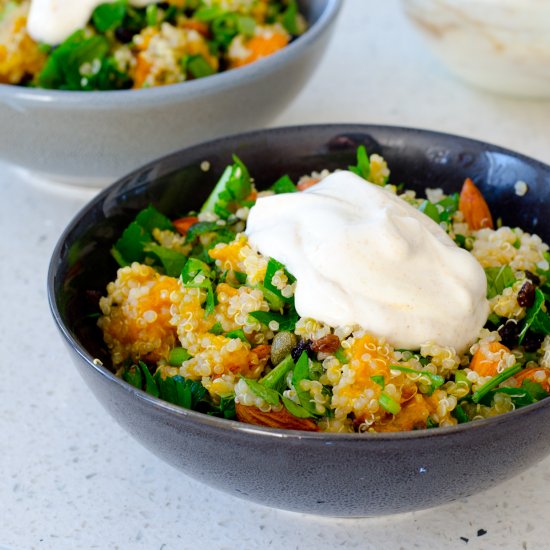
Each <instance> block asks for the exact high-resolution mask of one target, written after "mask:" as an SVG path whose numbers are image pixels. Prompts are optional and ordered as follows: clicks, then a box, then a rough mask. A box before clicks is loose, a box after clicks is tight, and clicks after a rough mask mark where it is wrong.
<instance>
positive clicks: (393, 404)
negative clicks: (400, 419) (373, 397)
mask: <svg viewBox="0 0 550 550" xmlns="http://www.w3.org/2000/svg"><path fill="white" fill-rule="evenodd" d="M378 402H379V403H380V406H381V407H382V408H383V409H385V410H386V411H388V412H389V413H391V414H397V413H398V412H399V411H400V410H401V405H400V404H399V403H398V402H397V401H395V399H393V398H391V397H390V396H389V395H388V394H387V393H386V392H382V393H381V394H380V397H379V398H378Z"/></svg>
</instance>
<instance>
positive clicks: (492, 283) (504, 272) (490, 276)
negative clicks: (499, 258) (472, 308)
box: [485, 265, 516, 300]
mask: <svg viewBox="0 0 550 550" xmlns="http://www.w3.org/2000/svg"><path fill="white" fill-rule="evenodd" d="M485 276H486V277H487V298H488V299H489V300H490V299H491V298H494V297H495V296H498V295H499V294H502V292H503V291H504V289H505V288H508V287H511V286H512V285H513V284H514V283H515V282H516V277H515V276H514V272H513V271H512V268H511V267H510V266H509V265H506V266H502V267H486V268H485Z"/></svg>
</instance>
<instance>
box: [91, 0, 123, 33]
mask: <svg viewBox="0 0 550 550" xmlns="http://www.w3.org/2000/svg"><path fill="white" fill-rule="evenodd" d="M126 4H127V2H126V0H119V1H118V2H112V3H106V4H100V5H99V6H97V8H96V9H95V10H94V11H93V13H92V22H93V24H94V26H95V28H96V29H97V30H98V31H99V32H106V31H111V30H113V29H116V28H117V27H120V25H122V22H123V21H124V17H125V15H126Z"/></svg>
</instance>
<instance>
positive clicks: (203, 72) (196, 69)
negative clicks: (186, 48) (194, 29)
mask: <svg viewBox="0 0 550 550" xmlns="http://www.w3.org/2000/svg"><path fill="white" fill-rule="evenodd" d="M187 70H188V72H189V73H190V74H191V76H193V78H204V77H205V76H210V75H212V74H214V73H215V72H216V71H215V69H214V67H212V65H210V63H208V61H207V60H206V59H205V58H204V57H203V56H202V55H191V56H189V58H188V59H187Z"/></svg>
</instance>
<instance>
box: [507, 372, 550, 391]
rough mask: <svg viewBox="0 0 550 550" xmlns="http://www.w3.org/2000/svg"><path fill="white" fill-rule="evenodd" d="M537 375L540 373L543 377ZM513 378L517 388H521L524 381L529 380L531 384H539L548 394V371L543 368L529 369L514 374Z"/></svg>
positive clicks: (549, 380)
mask: <svg viewBox="0 0 550 550" xmlns="http://www.w3.org/2000/svg"><path fill="white" fill-rule="evenodd" d="M537 373H542V374H543V375H544V376H541V374H537ZM515 378H516V380H517V382H518V385H519V386H521V384H522V382H523V381H524V380H530V381H531V382H536V383H537V384H540V385H541V386H542V389H543V390H544V391H546V392H548V393H550V369H546V368H544V367H531V368H529V369H525V370H522V371H521V372H519V373H518V374H516V376H515Z"/></svg>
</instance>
